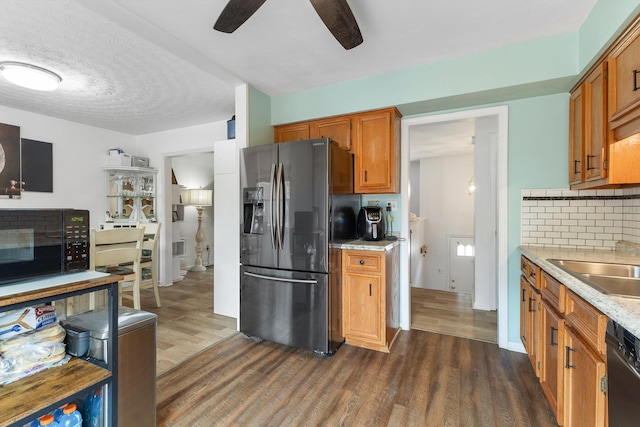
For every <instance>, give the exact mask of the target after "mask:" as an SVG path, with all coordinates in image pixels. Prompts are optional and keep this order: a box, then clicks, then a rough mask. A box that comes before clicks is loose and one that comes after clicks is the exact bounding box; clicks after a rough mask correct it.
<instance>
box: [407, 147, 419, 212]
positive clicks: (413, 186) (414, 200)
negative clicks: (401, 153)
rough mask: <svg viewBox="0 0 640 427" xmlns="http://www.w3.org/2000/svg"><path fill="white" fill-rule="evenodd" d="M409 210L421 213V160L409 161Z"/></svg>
mask: <svg viewBox="0 0 640 427" xmlns="http://www.w3.org/2000/svg"><path fill="white" fill-rule="evenodd" d="M409 165H410V166H409V191H410V194H409V212H413V213H414V214H416V215H418V214H419V213H420V160H414V161H412V162H411V163H409Z"/></svg>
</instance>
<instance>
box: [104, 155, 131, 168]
mask: <svg viewBox="0 0 640 427" xmlns="http://www.w3.org/2000/svg"><path fill="white" fill-rule="evenodd" d="M107 159H108V165H109V166H131V154H127V153H114V154H111V153H110V154H109V156H107Z"/></svg>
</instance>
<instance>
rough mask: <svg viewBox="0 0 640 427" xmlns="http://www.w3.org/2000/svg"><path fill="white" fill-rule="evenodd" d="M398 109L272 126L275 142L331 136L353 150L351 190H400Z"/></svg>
mask: <svg viewBox="0 0 640 427" xmlns="http://www.w3.org/2000/svg"><path fill="white" fill-rule="evenodd" d="M400 117H401V116H400V112H399V111H398V110H397V109H396V108H385V109H382V110H374V111H367V112H363V113H354V114H348V115H344V116H336V117H328V118H324V119H318V120H311V121H308V122H300V123H291V124H286V125H279V126H275V128H274V135H275V142H286V141H295V140H300V139H310V138H322V137H325V138H331V139H333V140H334V141H336V142H337V143H338V145H339V146H340V148H342V149H343V150H347V151H350V152H352V153H353V157H354V172H353V174H354V177H353V178H354V179H353V181H354V182H353V184H354V190H353V191H354V193H356V194H365V193H373V194H379V193H399V192H400Z"/></svg>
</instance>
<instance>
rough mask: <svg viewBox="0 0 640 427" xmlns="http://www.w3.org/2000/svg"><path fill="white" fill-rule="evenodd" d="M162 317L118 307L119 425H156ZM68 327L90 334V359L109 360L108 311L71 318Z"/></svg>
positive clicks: (89, 312)
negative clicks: (158, 346) (157, 363)
mask: <svg viewBox="0 0 640 427" xmlns="http://www.w3.org/2000/svg"><path fill="white" fill-rule="evenodd" d="M157 322H158V316H156V315H155V314H153V313H148V312H145V311H140V310H134V309H132V308H128V307H118V425H120V426H133V425H135V426H137V427H146V426H149V427H155V425H156V325H157ZM61 324H62V326H64V327H65V328H70V329H74V330H85V331H89V335H90V337H89V350H88V352H89V353H88V356H89V357H92V358H95V359H98V360H102V361H106V358H107V350H108V349H107V344H108V336H109V320H108V314H107V310H106V308H104V307H103V308H99V309H97V310H93V311H88V312H86V313H81V314H77V315H74V316H69V317H68V318H67V319H66V320H64V321H62V322H61Z"/></svg>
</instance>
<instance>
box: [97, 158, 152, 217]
mask: <svg viewBox="0 0 640 427" xmlns="http://www.w3.org/2000/svg"><path fill="white" fill-rule="evenodd" d="M105 172H106V174H107V207H106V212H105V215H106V218H105V219H106V220H107V221H108V222H138V221H140V222H150V221H151V222H152V221H155V220H156V216H155V215H156V213H155V198H156V174H157V172H158V171H157V170H156V169H150V168H139V167H129V168H107V169H105Z"/></svg>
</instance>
